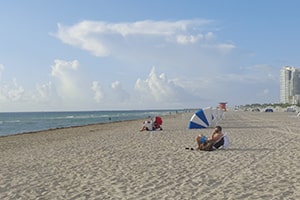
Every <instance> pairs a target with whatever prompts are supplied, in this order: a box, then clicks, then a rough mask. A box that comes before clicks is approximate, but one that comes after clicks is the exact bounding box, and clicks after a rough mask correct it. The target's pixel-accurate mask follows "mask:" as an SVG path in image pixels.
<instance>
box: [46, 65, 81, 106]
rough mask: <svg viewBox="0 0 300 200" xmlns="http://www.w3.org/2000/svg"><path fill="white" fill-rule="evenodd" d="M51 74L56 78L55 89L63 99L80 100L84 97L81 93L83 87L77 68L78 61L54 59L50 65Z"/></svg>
mask: <svg viewBox="0 0 300 200" xmlns="http://www.w3.org/2000/svg"><path fill="white" fill-rule="evenodd" d="M51 69H52V71H51V75H52V76H53V77H55V78H56V80H55V81H56V89H57V93H58V95H59V96H60V97H61V98H62V99H64V100H65V101H68V100H71V99H72V101H74V99H75V100H77V101H80V100H81V99H83V98H84V96H83V95H81V93H82V91H83V90H84V89H85V88H84V86H85V85H84V82H82V79H83V78H82V77H81V76H82V75H81V74H80V72H79V71H78V70H79V62H78V61H77V60H74V61H64V60H59V59H57V60H55V61H54V65H53V66H52V67H51Z"/></svg>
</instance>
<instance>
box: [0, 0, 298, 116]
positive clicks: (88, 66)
mask: <svg viewBox="0 0 300 200" xmlns="http://www.w3.org/2000/svg"><path fill="white" fill-rule="evenodd" d="M299 7H300V2H299V1H296V0H294V1H291V0H285V1H283V0H282V1H281V0H277V1H271V0H263V1H261V0H252V1H240V0H226V1H225V0H224V1H221V0H219V1H216V0H185V1H183V0H182V1H179V0H174V1H167V0H166V1H161V0H151V1H146V0H127V1H126V0H109V1H102V0H88V1H82V0H76V1H71V0H65V1H61V0H51V1H50V0H44V1H39V0H28V1H16V0H10V1H2V2H1V6H0V24H1V29H0V52H1V53H0V112H10V111H66V110H119V109H181V108H203V107H207V106H212V107H215V106H217V104H218V103H219V102H221V101H226V102H228V106H235V105H245V104H251V103H278V102H279V92H280V91H279V81H280V79H279V74H280V69H281V68H282V67H283V66H295V67H296V68H299V66H300V64H299V55H298V54H299V46H300V40H299V35H300V30H299V29H300V21H299V18H300V15H299V10H298V8H299Z"/></svg>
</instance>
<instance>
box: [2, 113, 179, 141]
mask: <svg viewBox="0 0 300 200" xmlns="http://www.w3.org/2000/svg"><path fill="white" fill-rule="evenodd" d="M175 112H176V113H177V112H180V111H179V110H138V111H80V112H10V113H0V136H7V135H14V134H20V133H27V132H35V131H41V130H48V129H56V128H66V127H73V126H83V125H89V124H98V123H110V122H117V121H126V120H135V119H144V118H150V117H154V116H163V115H169V114H172V113H175Z"/></svg>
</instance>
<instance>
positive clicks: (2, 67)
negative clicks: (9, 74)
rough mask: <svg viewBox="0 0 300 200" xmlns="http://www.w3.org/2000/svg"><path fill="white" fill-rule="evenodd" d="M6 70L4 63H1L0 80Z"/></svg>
mask: <svg viewBox="0 0 300 200" xmlns="http://www.w3.org/2000/svg"><path fill="white" fill-rule="evenodd" d="M3 71H4V65H2V64H0V80H1V77H2V74H3Z"/></svg>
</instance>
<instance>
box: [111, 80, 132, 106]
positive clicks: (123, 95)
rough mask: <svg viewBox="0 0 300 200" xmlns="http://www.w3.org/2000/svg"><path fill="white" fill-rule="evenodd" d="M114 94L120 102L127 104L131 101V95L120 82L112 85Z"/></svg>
mask: <svg viewBox="0 0 300 200" xmlns="http://www.w3.org/2000/svg"><path fill="white" fill-rule="evenodd" d="M111 88H112V90H113V94H114V95H115V96H116V98H117V99H118V101H121V102H126V101H128V100H129V97H130V95H129V93H128V92H127V91H125V90H124V89H123V87H122V85H121V83H120V82H119V81H115V82H113V83H112V84H111Z"/></svg>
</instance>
